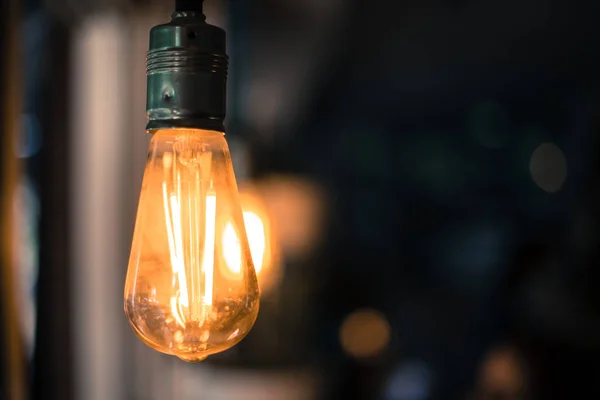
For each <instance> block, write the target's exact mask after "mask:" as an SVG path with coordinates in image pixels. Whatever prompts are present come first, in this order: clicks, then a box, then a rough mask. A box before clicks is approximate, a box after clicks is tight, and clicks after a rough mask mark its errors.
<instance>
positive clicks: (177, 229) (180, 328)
mask: <svg viewBox="0 0 600 400" xmlns="http://www.w3.org/2000/svg"><path fill="white" fill-rule="evenodd" d="M231 240H233V241H234V242H235V245H234V246H232V245H231ZM232 265H234V266H235V268H232V267H231V266H232ZM258 308H259V288H258V282H257V277H256V273H255V270H254V266H253V261H252V255H251V252H250V247H249V244H248V239H247V236H246V230H245V226H244V219H243V214H242V209H241V205H240V199H239V194H238V190H237V185H236V182H235V177H234V174H233V166H232V163H231V158H230V155H229V149H228V146H227V142H226V141H225V138H224V136H223V133H221V132H217V131H209V130H200V129H163V130H158V131H156V132H155V133H154V135H153V137H152V140H151V142H150V151H149V155H148V161H147V164H146V170H145V173H144V179H143V183H142V192H141V196H140V201H139V206H138V214H137V219H136V223H135V231H134V236H133V244H132V248H131V256H130V260H129V268H128V271H127V279H126V283H125V312H126V314H127V318H128V319H129V322H130V324H131V326H132V327H133V329H134V331H135V332H136V333H137V335H138V336H139V337H140V338H141V339H142V340H143V341H144V342H145V343H146V344H147V345H148V346H150V347H152V348H154V349H156V350H158V351H160V352H163V353H166V354H171V355H174V356H177V357H179V358H181V359H183V360H185V361H191V362H195V361H201V360H203V359H205V358H206V357H207V356H209V355H211V354H215V353H218V352H221V351H224V350H226V349H228V348H230V347H232V346H233V345H235V344H236V343H238V342H239V341H240V340H242V339H243V338H244V336H246V335H247V334H248V332H249V331H250V328H251V327H252V325H253V324H254V322H255V320H256V317H257V314H258Z"/></svg>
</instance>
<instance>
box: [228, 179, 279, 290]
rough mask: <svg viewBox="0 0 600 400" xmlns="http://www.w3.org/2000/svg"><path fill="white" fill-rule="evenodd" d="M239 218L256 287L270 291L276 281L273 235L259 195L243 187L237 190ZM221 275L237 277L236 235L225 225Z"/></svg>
mask: <svg viewBox="0 0 600 400" xmlns="http://www.w3.org/2000/svg"><path fill="white" fill-rule="evenodd" d="M240 200H241V203H242V216H243V219H244V225H245V228H246V235H247V237H248V245H249V248H250V254H251V257H252V262H253V264H254V269H255V271H256V274H257V275H258V283H259V286H260V288H261V289H262V290H268V289H270V288H271V287H272V286H273V285H274V284H275V283H276V282H277V281H278V276H276V275H277V271H276V270H277V265H275V264H276V263H275V259H276V255H277V251H276V246H275V242H276V240H275V237H274V236H275V235H274V232H273V228H272V225H271V220H270V218H269V214H268V212H267V209H266V207H265V205H264V203H263V201H262V199H261V196H260V195H259V193H258V192H257V191H255V190H252V189H250V188H249V187H246V188H245V189H242V190H241V193H240ZM221 243H222V251H223V259H224V260H225V263H224V265H225V267H226V271H223V273H224V274H226V275H228V276H232V277H234V276H235V275H237V274H239V273H240V266H241V260H242V253H241V249H240V240H239V237H238V233H237V232H236V230H235V229H234V228H233V225H231V224H227V225H226V226H225V229H224V230H223V234H222V237H221Z"/></svg>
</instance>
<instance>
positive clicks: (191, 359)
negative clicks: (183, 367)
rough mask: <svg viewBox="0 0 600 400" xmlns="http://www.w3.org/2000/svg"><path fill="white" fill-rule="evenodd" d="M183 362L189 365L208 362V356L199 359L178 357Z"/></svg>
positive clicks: (195, 357)
mask: <svg viewBox="0 0 600 400" xmlns="http://www.w3.org/2000/svg"><path fill="white" fill-rule="evenodd" d="M178 357H179V358H180V359H181V360H183V361H185V362H188V363H198V362H200V361H204V360H206V358H207V357H208V356H204V357H198V356H178Z"/></svg>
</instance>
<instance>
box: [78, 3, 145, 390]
mask: <svg viewBox="0 0 600 400" xmlns="http://www.w3.org/2000/svg"><path fill="white" fill-rule="evenodd" d="M129 34H130V31H129V30H128V24H127V23H126V21H124V20H123V18H122V17H121V16H120V15H119V14H117V13H115V12H99V13H96V14H92V15H90V16H89V17H87V18H86V19H85V20H84V21H82V23H81V24H80V25H79V26H78V27H77V30H76V31H75V32H74V33H73V38H74V43H73V48H72V53H71V54H72V56H73V58H72V70H73V78H72V82H71V84H72V88H73V94H72V99H73V103H72V107H71V113H72V114H71V115H72V116H71V118H72V119H71V129H72V132H73V133H72V136H71V137H72V140H71V165H72V168H71V182H72V185H71V198H70V201H71V205H72V208H71V218H70V219H71V222H72V223H71V232H72V238H73V240H72V241H71V246H72V247H71V255H72V260H73V268H72V274H71V288H72V293H71V299H72V309H71V312H72V313H73V318H72V323H73V325H72V326H73V328H72V329H73V336H74V341H75V344H74V350H75V357H74V371H75V377H74V378H75V398H77V399H85V400H108V399H110V400H121V399H128V398H130V397H128V396H127V394H126V393H127V390H128V389H129V386H130V375H128V373H129V372H130V371H128V370H127V368H126V366H127V362H126V361H127V359H128V357H130V353H129V349H128V348H127V347H126V346H124V345H123V337H124V335H125V331H126V330H129V328H128V327H127V322H126V319H125V317H124V315H123V285H124V279H125V268H126V266H127V258H128V253H129V251H128V248H129V246H130V243H131V238H129V237H125V233H124V229H123V218H124V215H126V212H125V210H124V206H123V203H124V199H125V198H126V196H124V192H125V191H126V189H127V188H126V186H125V178H124V176H125V175H126V174H125V171H127V170H126V168H127V166H128V165H129V162H130V158H131V156H130V154H129V152H128V148H127V144H128V142H129V140H128V135H131V134H132V132H130V125H129V123H128V122H129V119H128V115H129V113H130V88H129V82H128V80H127V71H128V67H129V64H128V61H129V47H128V44H129ZM134 398H135V397H134Z"/></svg>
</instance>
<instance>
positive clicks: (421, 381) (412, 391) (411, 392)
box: [384, 360, 431, 400]
mask: <svg viewBox="0 0 600 400" xmlns="http://www.w3.org/2000/svg"><path fill="white" fill-rule="evenodd" d="M430 392H431V374H430V372H429V370H428V368H427V365H425V363H424V362H423V361H421V360H415V361H410V362H405V363H403V364H402V365H401V366H400V367H399V368H398V369H397V370H396V371H395V372H394V373H393V374H392V376H391V377H390V379H389V383H388V387H387V390H386V393H385V396H384V399H386V400H425V399H429V398H430Z"/></svg>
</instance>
